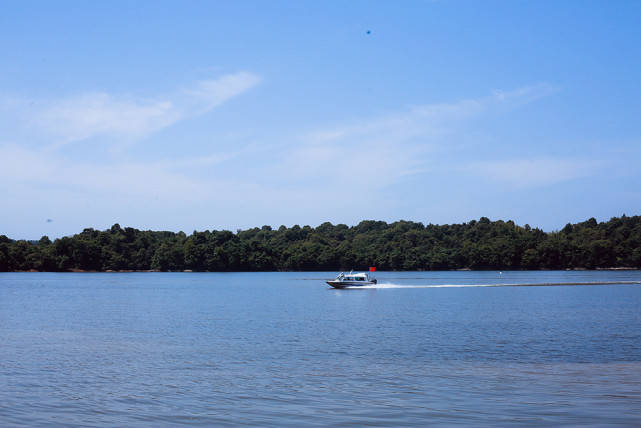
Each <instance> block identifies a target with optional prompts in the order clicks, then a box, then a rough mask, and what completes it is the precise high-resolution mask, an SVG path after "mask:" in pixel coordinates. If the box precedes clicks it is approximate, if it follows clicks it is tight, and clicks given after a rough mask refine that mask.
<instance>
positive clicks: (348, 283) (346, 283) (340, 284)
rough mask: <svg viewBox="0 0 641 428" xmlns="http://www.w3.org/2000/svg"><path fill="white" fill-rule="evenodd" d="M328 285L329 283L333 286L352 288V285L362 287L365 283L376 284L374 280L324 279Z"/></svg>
mask: <svg viewBox="0 0 641 428" xmlns="http://www.w3.org/2000/svg"><path fill="white" fill-rule="evenodd" d="M325 282H327V284H328V285H331V286H332V287H334V288H352V287H364V286H366V285H374V284H376V280H374V281H325Z"/></svg>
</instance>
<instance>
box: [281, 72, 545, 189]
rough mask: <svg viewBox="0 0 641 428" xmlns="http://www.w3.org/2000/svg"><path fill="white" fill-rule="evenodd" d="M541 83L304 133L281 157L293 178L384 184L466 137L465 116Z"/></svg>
mask: <svg viewBox="0 0 641 428" xmlns="http://www.w3.org/2000/svg"><path fill="white" fill-rule="evenodd" d="M556 90H557V88H555V87H553V86H551V85H548V84H540V85H533V86H526V87H522V88H518V89H516V90H512V91H494V92H493V93H492V94H491V95H489V96H486V97H480V98H474V99H465V100H461V101H458V102H454V103H440V104H426V105H418V106H413V107H410V108H408V109H406V110H405V111H402V112H398V113H395V114H389V115H384V116H380V117H375V118H372V119H369V120H365V121H361V122H358V123H354V124H349V125H346V126H343V127H337V128H334V129H325V130H320V131H316V132H313V133H310V134H308V135H307V136H305V137H304V138H303V139H302V143H301V144H299V145H298V146H297V147H296V148H295V149H294V150H292V151H291V152H290V153H289V154H288V156H287V157H286V160H285V164H286V165H285V168H283V169H284V170H286V171H287V173H288V174H291V175H292V176H294V177H297V178H304V177H319V176H322V175H324V174H325V175H327V176H328V177H329V178H328V179H326V180H324V181H323V185H324V186H327V185H328V182H334V183H336V184H338V185H339V186H341V187H343V188H344V187H345V186H352V187H354V190H356V189H358V188H361V189H363V188H364V186H367V187H368V188H369V187H372V186H385V185H388V184H393V183H394V182H396V181H398V180H399V179H401V178H403V177H405V176H408V175H413V174H417V173H421V172H425V171H427V170H429V169H430V168H431V166H432V164H433V163H436V162H437V155H436V154H437V153H443V152H446V151H447V150H448V149H449V148H451V146H452V145H455V144H456V143H457V142H458V141H460V140H464V139H465V138H466V136H465V135H463V133H462V131H461V126H462V125H464V124H465V122H466V121H467V120H469V119H473V118H477V117H481V116H482V115H484V114H490V113H492V112H494V111H501V110H505V109H511V108H515V107H518V106H519V105H522V104H524V103H528V102H532V101H535V100H537V99H539V98H542V97H545V96H548V95H550V94H552V93H554V92H555V91H556Z"/></svg>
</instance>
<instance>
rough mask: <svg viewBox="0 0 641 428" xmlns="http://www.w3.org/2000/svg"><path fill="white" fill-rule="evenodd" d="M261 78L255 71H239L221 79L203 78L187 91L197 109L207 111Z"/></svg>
mask: <svg viewBox="0 0 641 428" xmlns="http://www.w3.org/2000/svg"><path fill="white" fill-rule="evenodd" d="M260 81H261V78H260V77H259V76H257V75H256V74H253V73H248V72H244V71H243V72H239V73H235V74H228V75H226V76H223V77H221V78H219V79H211V80H202V81H200V82H198V83H197V84H196V85H195V87H194V88H192V89H188V90H186V91H185V94H186V95H187V96H188V97H191V98H192V102H193V103H194V105H195V109H196V110H198V111H200V112H206V111H209V110H211V109H213V108H214V107H217V106H218V105H220V104H222V103H224V102H225V101H227V100H229V99H231V98H233V97H235V96H237V95H239V94H242V93H243V92H245V91H247V90H248V89H250V88H251V87H253V86H256V85H257V84H259V83H260Z"/></svg>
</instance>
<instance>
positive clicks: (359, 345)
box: [0, 271, 641, 427]
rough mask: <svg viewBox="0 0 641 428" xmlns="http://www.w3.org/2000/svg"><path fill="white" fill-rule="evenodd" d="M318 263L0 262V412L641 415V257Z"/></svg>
mask: <svg viewBox="0 0 641 428" xmlns="http://www.w3.org/2000/svg"><path fill="white" fill-rule="evenodd" d="M332 276H334V274H333V273H229V274H222V273H221V274H217V273H98V274H90V273H87V274H53V273H6V274H0V426H3V427H7V426H22V425H28V426H56V425H60V426H106V425H117V426H172V425H174V426H179V425H180V426H184V425H202V426H225V425H242V426H251V425H254V426H266V425H267V426H302V425H322V426H347V425H350V426H363V425H370V426H425V425H430V424H432V425H439V424H441V425H452V424H459V425H469V426H500V425H515V424H518V425H522V426H527V425H536V426H549V425H555V426H561V425H567V426H576V425H583V424H592V425H613V426H640V425H641V285H640V284H639V282H640V281H641V272H637V271H617V272H502V273H499V272H411V273H408V272H381V273H378V279H379V285H378V286H376V287H375V288H369V289H358V290H334V289H331V288H329V287H328V286H327V285H326V284H325V283H324V279H330V278H331V277H332ZM600 282H615V283H618V284H609V285H595V283H600ZM569 283H572V284H584V286H576V285H545V286H518V285H516V286H515V285H510V286H502V287H497V286H496V285H505V284H530V285H531V284H569ZM488 285H493V286H488Z"/></svg>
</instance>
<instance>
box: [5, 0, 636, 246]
mask: <svg viewBox="0 0 641 428" xmlns="http://www.w3.org/2000/svg"><path fill="white" fill-rule="evenodd" d="M639 22H641V2H638V1H624V0H621V1H616V2H608V1H599V2H597V1H583V0H581V1H570V0H565V1H554V2H553V1H549V2H544V1H508V0H505V1H483V2H480V1H471V0H470V1H463V0H460V1H459V0H442V1H426V0H423V1H404V2H382V1H380V2H379V1H350V2H342V1H327V2H312V1H291V2H290V1H276V0H275V1H269V2H266V1H233V2H232V1H229V2H222V1H220V2H211V1H193V0H192V1H184V2H178V1H174V2H163V1H139V2H132V1H123V2H120V1H115V0H114V1H109V2H86V1H77V2H66V1H57V2H37V1H32V2H24V1H12V2H5V3H3V8H2V12H0V52H1V53H2V54H1V55H0V163H1V168H0V197H1V199H2V207H1V208H0V226H1V227H0V234H4V235H7V236H9V237H10V238H13V239H38V238H39V237H41V236H42V235H47V236H49V237H51V238H56V237H61V236H65V235H71V234H74V233H78V232H80V231H82V230H83V229H84V228H88V227H92V228H95V229H101V230H103V229H106V228H108V227H110V226H111V225H112V224H114V223H119V224H120V225H121V226H123V227H125V226H130V227H135V228H138V229H144V230H148V229H151V230H172V231H179V230H182V231H185V232H186V233H188V234H189V233H191V232H192V231H194V230H198V231H202V230H212V229H217V230H220V229H228V230H232V231H235V230H238V229H247V228H251V227H260V226H262V225H271V226H273V227H278V226H280V225H286V226H293V225H295V224H299V225H311V226H317V225H319V224H321V223H323V222H326V221H329V222H332V223H334V224H337V223H345V224H348V225H355V224H358V223H359V222H360V221H362V220H365V219H373V220H383V221H387V222H392V221H396V220H401V219H403V220H411V221H417V222H422V223H424V224H429V223H432V224H451V223H461V222H467V221H470V220H472V219H478V218H479V217H481V216H485V217H489V218H490V219H492V220H499V219H502V220H513V221H515V222H516V223H517V224H520V225H524V224H530V225H531V226H532V227H540V228H542V229H543V230H546V231H552V230H558V229H560V228H562V227H563V226H564V225H565V224H566V223H568V222H579V221H584V220H586V219H588V218H590V217H595V218H596V219H597V220H599V221H607V220H608V219H610V218H611V217H614V216H620V215H622V214H626V215H641V168H640V165H641V26H640V25H639Z"/></svg>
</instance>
